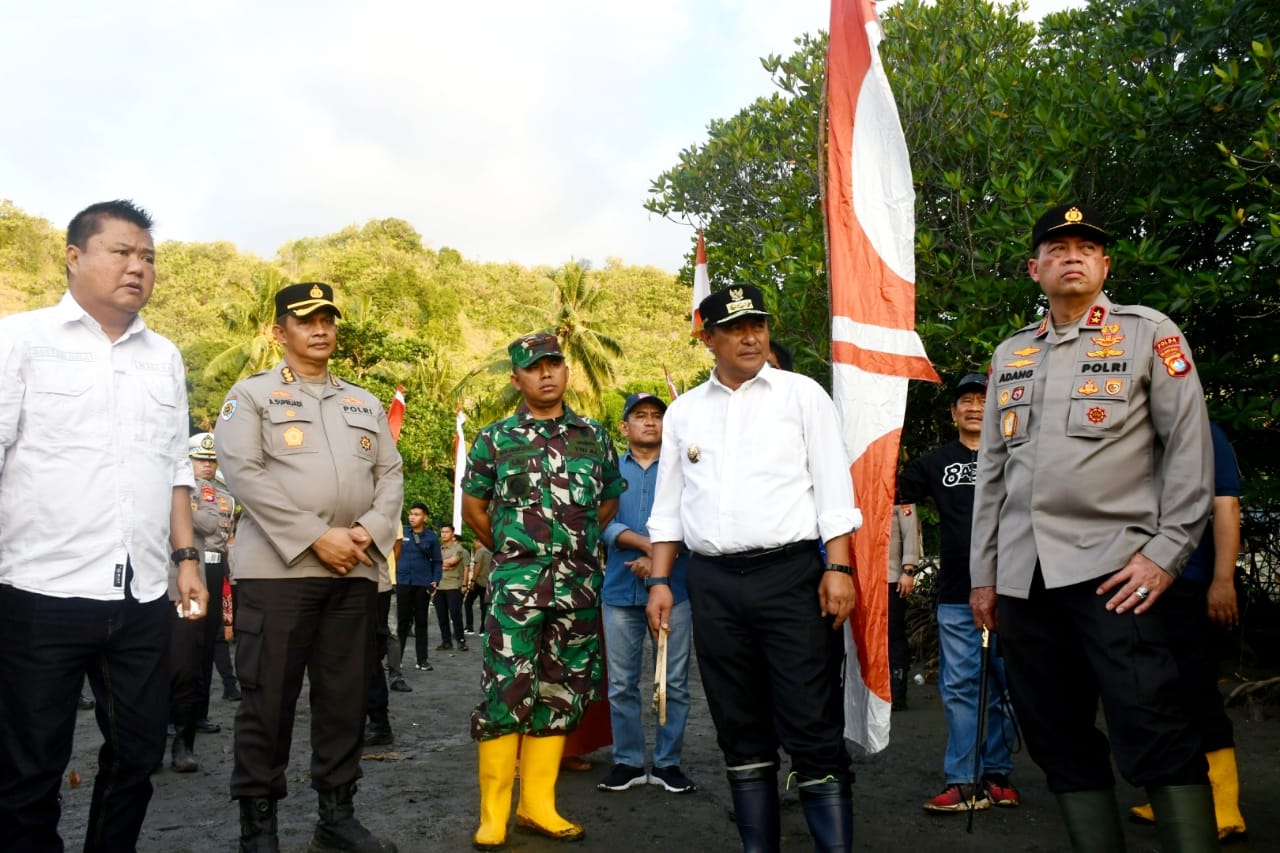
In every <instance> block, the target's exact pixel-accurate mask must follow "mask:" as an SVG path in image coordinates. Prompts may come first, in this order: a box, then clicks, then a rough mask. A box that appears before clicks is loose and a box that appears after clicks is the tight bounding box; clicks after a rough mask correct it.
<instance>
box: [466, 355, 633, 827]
mask: <svg viewBox="0 0 1280 853" xmlns="http://www.w3.org/2000/svg"><path fill="white" fill-rule="evenodd" d="M508 352H509V353H510V355H511V367H512V376H511V383H512V384H513V385H514V386H515V387H516V388H517V389H519V390H520V392H521V394H522V395H523V397H524V402H523V403H522V404H521V406H520V408H519V409H518V410H517V411H516V413H515V414H514V415H512V416H511V417H509V418H506V419H504V420H501V421H498V422H496V423H493V424H490V425H489V426H487V427H485V428H484V429H483V430H481V432H480V434H479V435H478V436H477V437H476V441H475V444H474V445H473V446H472V448H471V453H470V456H469V457H468V461H467V475H466V479H465V480H464V481H463V484H462V490H463V492H464V494H463V499H462V510H463V517H464V519H465V520H466V522H467V524H468V525H470V526H471V529H472V530H474V531H475V534H476V538H477V539H478V540H479V541H480V542H481V543H482V544H484V545H485V546H487V547H489V548H490V549H491V550H492V551H493V564H492V569H491V571H490V575H489V593H490V602H491V606H490V609H489V617H488V620H487V622H486V625H485V637H484V674H483V677H482V687H483V689H484V701H483V702H481V704H480V705H479V706H478V707H477V708H476V710H475V712H474V713H473V714H472V718H471V734H472V737H474V738H476V739H477V740H478V741H479V750H480V828H479V829H478V830H477V832H476V834H475V837H474V839H473V843H474V844H475V846H476V848H477V849H481V850H488V849H495V848H497V847H500V846H502V845H503V844H505V842H506V835H507V818H508V817H509V814H510V809H511V788H512V785H513V783H514V778H515V763H516V756H517V754H518V755H519V756H520V803H519V806H518V807H517V810H516V825H517V826H518V827H521V828H524V829H528V830H531V831H533V832H536V833H539V834H542V835H546V836H549V837H551V838H557V839H564V840H574V839H577V838H580V837H582V835H583V828H582V827H581V826H579V825H577V824H574V823H570V822H569V821H567V820H565V819H564V818H563V817H561V816H560V815H559V813H557V811H556V807H555V783H556V777H557V775H558V773H559V768H560V758H561V756H562V754H563V751H564V739H565V734H566V733H568V732H569V731H572V730H573V729H574V728H575V727H576V726H577V725H578V721H579V720H580V719H581V717H582V714H583V711H584V710H585V708H586V705H587V701H588V699H589V698H591V696H592V694H594V693H595V692H596V691H597V690H598V687H599V684H600V679H601V657H600V647H599V639H598V634H597V631H596V626H597V622H598V620H599V618H600V602H599V593H600V585H601V581H602V579H603V570H602V568H601V565H600V561H599V559H598V557H597V553H598V551H599V543H600V531H601V530H602V529H603V528H604V526H605V525H606V524H608V523H609V520H610V519H612V518H613V515H614V513H615V512H616V511H617V508H618V495H619V494H621V493H622V490H623V488H625V484H624V482H623V480H622V477H621V475H620V474H619V472H618V457H617V452H616V451H615V450H614V447H613V442H612V441H611V440H610V438H609V436H608V433H606V432H605V429H604V427H602V426H601V425H600V424H598V423H596V422H595V421H592V420H589V419H587V418H583V417H581V416H580V415H578V414H576V413H575V412H574V411H573V410H572V409H570V408H569V407H568V406H566V405H565V404H564V391H565V387H566V385H567V382H568V367H567V366H566V365H565V361H564V354H563V353H562V352H561V351H560V343H559V341H558V340H557V339H556V337H555V335H552V334H549V333H538V334H533V335H526V336H525V337H522V338H519V339H518V340H516V341H515V342H513V343H512V344H511V346H510V347H509V348H508ZM522 735H524V738H523V742H522V740H521V736H522Z"/></svg>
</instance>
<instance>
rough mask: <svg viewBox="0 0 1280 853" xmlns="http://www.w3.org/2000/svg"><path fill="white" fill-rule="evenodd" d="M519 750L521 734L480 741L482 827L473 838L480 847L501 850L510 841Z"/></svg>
mask: <svg viewBox="0 0 1280 853" xmlns="http://www.w3.org/2000/svg"><path fill="white" fill-rule="evenodd" d="M519 751H520V735H518V734H509V735H503V736H502V737H499V738H494V739H493V740H482V741H480V744H479V752H480V771H479V775H480V828H479V829H477V830H476V834H475V835H474V836H472V838H471V843H472V845H473V846H474V847H475V848H476V849H477V850H497V849H498V848H500V847H503V846H504V845H506V843H507V819H508V818H510V817H511V788H512V786H513V785H514V784H515V779H516V756H517V754H518V753H519Z"/></svg>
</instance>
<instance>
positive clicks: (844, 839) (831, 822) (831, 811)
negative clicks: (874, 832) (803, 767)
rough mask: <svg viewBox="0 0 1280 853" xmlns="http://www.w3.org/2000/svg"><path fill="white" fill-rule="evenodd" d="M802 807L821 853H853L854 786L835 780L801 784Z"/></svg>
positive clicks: (799, 788)
mask: <svg viewBox="0 0 1280 853" xmlns="http://www.w3.org/2000/svg"><path fill="white" fill-rule="evenodd" d="M796 789H797V790H798V791H799V792H800V805H801V807H803V808H804V819H805V822H806V823H807V824H809V834H810V835H812V836H813V849H814V850H815V851H817V852H818V853H852V851H853V786H852V785H850V784H849V781H848V780H845V781H844V782H839V781H836V780H835V779H828V780H823V781H821V782H816V781H804V782H801V783H800V784H799V785H798V786H797V788H796Z"/></svg>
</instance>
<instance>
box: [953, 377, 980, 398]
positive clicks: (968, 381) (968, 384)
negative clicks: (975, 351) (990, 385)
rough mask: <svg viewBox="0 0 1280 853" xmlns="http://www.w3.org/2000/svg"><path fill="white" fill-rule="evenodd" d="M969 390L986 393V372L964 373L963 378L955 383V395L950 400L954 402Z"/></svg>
mask: <svg viewBox="0 0 1280 853" xmlns="http://www.w3.org/2000/svg"><path fill="white" fill-rule="evenodd" d="M970 392H973V393H976V394H985V393H987V374H985V373H966V374H965V375H964V378H963V379H961V380H960V382H959V383H958V384H957V385H956V393H955V397H954V398H953V399H952V401H951V402H953V403H954V402H955V401H956V400H959V399H960V398H961V397H963V396H964V395H965V394H968V393H970Z"/></svg>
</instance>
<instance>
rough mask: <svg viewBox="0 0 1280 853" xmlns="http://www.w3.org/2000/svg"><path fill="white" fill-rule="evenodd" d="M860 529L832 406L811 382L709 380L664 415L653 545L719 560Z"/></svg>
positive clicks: (786, 376) (788, 377)
mask: <svg viewBox="0 0 1280 853" xmlns="http://www.w3.org/2000/svg"><path fill="white" fill-rule="evenodd" d="M860 526H862V513H861V512H859V510H858V508H857V506H856V505H855V503H854V498H853V481H852V479H851V477H850V473H849V459H848V457H847V456H846V455H845V449H844V442H843V441H842V440H841V437H840V427H839V424H838V422H837V420H836V408H835V404H834V403H832V402H831V398H830V397H828V396H827V393H826V392H825V391H823V390H822V387H821V386H820V385H818V383H816V382H814V381H813V380H812V379H809V378H808V377H807V376H802V375H800V374H798V373H789V372H787V371H783V370H775V369H774V368H772V367H769V366H768V365H765V366H764V367H763V368H761V370H760V372H759V373H758V374H756V375H755V376H754V377H752V378H751V379H749V380H747V381H746V382H744V383H742V385H740V386H739V387H738V388H737V389H736V390H731V389H729V388H727V387H726V386H725V385H723V384H722V383H721V382H720V381H719V380H718V379H717V378H716V376H715V374H714V373H712V375H711V378H710V379H708V380H707V381H706V382H704V383H702V384H701V385H699V386H698V387H696V388H694V389H693V390H691V391H688V392H686V393H684V394H682V395H680V397H678V398H677V399H676V400H675V401H674V402H672V404H671V406H670V408H668V409H667V412H666V415H665V416H664V417H663V419H662V456H661V457H660V458H659V460H658V485H657V494H656V496H655V498H654V502H653V513H652V514H651V515H650V516H649V538H650V540H652V541H654V542H684V543H685V544H686V545H688V546H689V548H690V550H692V551H694V552H695V553H698V554H707V555H723V554H734V553H737V552H740V551H749V550H754V549H757V548H773V547H777V546H780V545H787V544H790V543H792V542H802V541H804V540H807V539H819V538H821V539H822V541H824V542H827V541H830V540H831V539H834V538H835V537H837V536H840V535H842V534H845V533H849V532H852V531H854V530H857V529H858V528H859V527H860Z"/></svg>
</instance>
